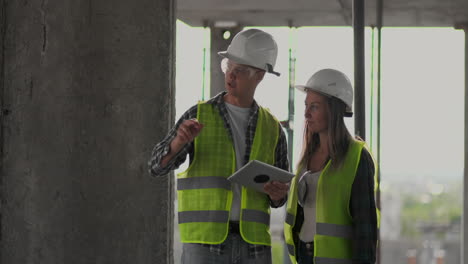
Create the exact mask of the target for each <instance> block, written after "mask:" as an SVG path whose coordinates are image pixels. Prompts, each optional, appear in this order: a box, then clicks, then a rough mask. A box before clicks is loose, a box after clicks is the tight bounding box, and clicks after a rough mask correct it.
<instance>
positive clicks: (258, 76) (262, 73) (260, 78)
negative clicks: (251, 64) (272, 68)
mask: <svg viewBox="0 0 468 264" xmlns="http://www.w3.org/2000/svg"><path fill="white" fill-rule="evenodd" d="M255 76H256V77H255V78H257V81H258V82H260V81H261V80H263V77H265V71H258V72H257V74H255Z"/></svg>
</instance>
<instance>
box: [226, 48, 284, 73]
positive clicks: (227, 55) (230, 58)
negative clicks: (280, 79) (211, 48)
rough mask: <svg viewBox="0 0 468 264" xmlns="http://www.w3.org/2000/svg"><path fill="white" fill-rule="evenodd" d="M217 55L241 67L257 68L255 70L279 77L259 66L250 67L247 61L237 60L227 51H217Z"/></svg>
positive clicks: (250, 64) (237, 58)
mask: <svg viewBox="0 0 468 264" xmlns="http://www.w3.org/2000/svg"><path fill="white" fill-rule="evenodd" d="M218 55H219V56H221V57H223V58H227V59H229V60H232V61H233V62H235V63H237V64H242V65H247V66H250V67H254V68H257V69H260V70H263V71H266V72H268V73H272V74H274V75H276V76H279V75H280V74H279V73H277V72H275V71H271V72H270V71H268V69H263V68H262V67H259V66H257V65H252V63H250V62H248V61H246V60H243V59H241V58H239V57H237V56H234V55H232V54H230V53H228V52H227V50H226V51H219V52H218Z"/></svg>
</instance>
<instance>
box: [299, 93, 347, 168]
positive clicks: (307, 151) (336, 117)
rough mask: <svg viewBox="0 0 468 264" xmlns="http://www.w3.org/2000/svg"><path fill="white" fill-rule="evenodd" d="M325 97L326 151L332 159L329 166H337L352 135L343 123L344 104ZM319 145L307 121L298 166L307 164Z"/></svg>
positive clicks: (339, 164) (343, 156) (341, 160)
mask: <svg viewBox="0 0 468 264" xmlns="http://www.w3.org/2000/svg"><path fill="white" fill-rule="evenodd" d="M325 97H326V98H327V112H328V152H329V155H330V159H331V161H332V163H331V168H333V169H337V168H339V167H340V166H341V165H342V164H343V161H344V158H345V156H346V152H347V151H348V146H349V143H350V142H351V140H352V136H351V134H350V133H349V131H348V129H347V128H346V125H345V123H344V113H345V110H346V105H345V104H344V103H343V102H342V101H341V100H339V99H337V98H335V97H331V96H330V97H328V96H325ZM319 146H320V137H319V135H318V134H317V133H310V132H309V131H308V128H307V123H305V124H304V142H303V144H302V152H301V158H300V159H299V163H298V166H297V167H299V166H300V165H304V166H307V162H308V160H309V159H310V157H311V156H312V154H313V153H314V152H315V151H316V150H317V149H318V147H319Z"/></svg>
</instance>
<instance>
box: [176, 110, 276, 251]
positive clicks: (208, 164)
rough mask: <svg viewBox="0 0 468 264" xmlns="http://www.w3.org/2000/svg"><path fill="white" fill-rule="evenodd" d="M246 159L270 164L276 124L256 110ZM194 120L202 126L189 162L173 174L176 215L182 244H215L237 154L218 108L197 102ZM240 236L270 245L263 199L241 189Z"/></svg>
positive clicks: (223, 228) (223, 231)
mask: <svg viewBox="0 0 468 264" xmlns="http://www.w3.org/2000/svg"><path fill="white" fill-rule="evenodd" d="M258 111H259V112H258V119H257V126H256V130H255V136H254V139H253V145H252V150H251V152H250V160H260V161H263V162H265V163H268V164H271V165H273V164H274V162H275V149H276V145H277V142H278V138H279V122H278V121H277V120H276V118H275V117H273V115H271V114H270V113H269V112H268V111H267V110H266V109H264V108H262V107H260V108H259V110H258ZM197 119H198V121H199V122H200V123H202V124H203V125H204V127H203V129H202V131H201V132H200V134H199V135H198V136H197V137H196V138H195V141H194V158H193V160H192V163H191V164H190V166H189V168H188V169H187V170H186V171H185V172H183V173H181V174H179V175H178V179H177V194H178V210H179V212H178V216H179V230H180V236H181V241H182V242H183V243H203V244H220V243H222V242H223V241H224V240H225V239H226V237H227V235H228V224H229V218H230V216H229V214H230V209H231V204H232V195H233V194H232V191H231V183H230V182H229V181H228V180H227V179H226V178H227V177H229V176H230V175H232V174H233V173H234V172H235V169H236V155H235V152H234V147H233V143H232V140H231V139H230V137H229V135H228V131H227V130H226V128H225V126H224V122H223V120H222V118H221V116H220V114H219V111H218V109H217V108H216V107H215V106H214V105H212V104H208V103H199V104H198V113H197ZM241 196H242V197H241V215H240V225H239V227H240V233H241V235H242V237H243V239H244V240H245V241H246V242H248V243H251V244H261V245H271V238H270V232H269V224H270V205H269V199H268V196H267V195H266V194H264V193H260V192H257V191H254V190H251V189H248V188H244V187H242V194H241Z"/></svg>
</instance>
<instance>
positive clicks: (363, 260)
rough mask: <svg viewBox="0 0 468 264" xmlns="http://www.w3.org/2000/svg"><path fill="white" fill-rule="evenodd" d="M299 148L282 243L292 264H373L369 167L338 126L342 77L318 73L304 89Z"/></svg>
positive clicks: (347, 96)
mask: <svg viewBox="0 0 468 264" xmlns="http://www.w3.org/2000/svg"><path fill="white" fill-rule="evenodd" d="M296 88H297V89H299V90H301V91H303V92H305V93H306V99H305V127H304V145H303V151H302V155H301V158H300V161H299V163H298V166H297V173H296V176H295V178H294V179H293V181H292V184H291V189H290V194H289V199H288V207H287V216H286V223H285V228H284V232H285V239H286V243H287V246H288V250H289V254H290V257H291V260H292V261H293V263H296V262H297V263H299V264H303V263H307V264H310V263H315V264H321V263H336V264H341V263H343V264H345V263H346V264H348V263H353V264H355V263H356V264H357V263H359V264H368V263H369V264H370V263H375V252H376V244H377V213H378V212H377V210H376V206H375V199H374V179H375V172H376V169H375V165H374V162H373V159H372V156H371V155H370V153H369V151H368V150H367V149H366V148H365V144H364V142H363V141H362V140H360V139H354V138H353V137H352V136H351V135H350V133H349V131H348V129H347V128H346V126H345V124H344V117H350V116H352V110H351V109H352V108H351V106H352V101H353V89H352V86H351V83H350V81H349V79H348V78H347V77H346V75H344V74H343V73H342V72H340V71H337V70H333V69H323V70H320V71H318V72H316V73H315V74H314V75H312V77H311V78H310V79H309V80H308V82H307V84H306V85H299V86H296Z"/></svg>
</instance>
